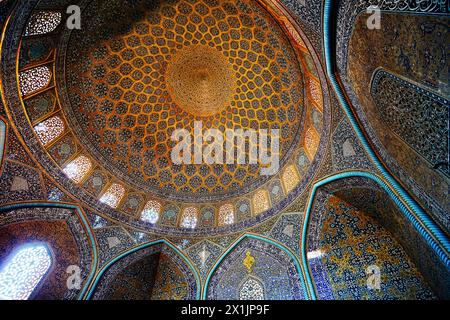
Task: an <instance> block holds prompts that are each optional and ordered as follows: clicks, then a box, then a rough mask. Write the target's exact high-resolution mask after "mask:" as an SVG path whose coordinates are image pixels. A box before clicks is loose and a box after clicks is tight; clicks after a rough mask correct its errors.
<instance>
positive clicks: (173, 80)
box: [166, 45, 236, 116]
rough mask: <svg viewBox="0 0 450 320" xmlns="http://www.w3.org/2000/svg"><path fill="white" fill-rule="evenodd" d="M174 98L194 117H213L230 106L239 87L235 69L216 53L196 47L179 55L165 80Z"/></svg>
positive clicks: (170, 65) (170, 63)
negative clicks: (237, 86)
mask: <svg viewBox="0 0 450 320" xmlns="http://www.w3.org/2000/svg"><path fill="white" fill-rule="evenodd" d="M166 79H167V80H166V81H167V85H168V88H169V92H170V93H171V97H172V99H173V100H175V102H176V103H177V104H178V106H179V107H181V108H182V109H183V110H185V111H187V112H189V113H191V114H193V115H194V116H212V115H214V114H217V113H219V112H220V111H222V110H223V109H224V108H225V107H227V106H229V104H230V102H231V99H232V98H233V95H234V91H235V90H236V88H235V86H236V85H235V83H236V78H235V76H234V72H233V69H232V68H231V65H230V64H229V63H228V61H227V60H226V58H225V56H224V55H223V54H222V53H220V51H218V50H217V49H214V48H211V47H208V46H203V45H197V46H195V45H194V46H190V47H186V48H184V49H182V50H180V51H178V52H177V53H176V54H175V55H174V57H173V58H172V61H170V62H169V65H168V68H167V76H166Z"/></svg>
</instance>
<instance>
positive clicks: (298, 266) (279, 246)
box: [202, 233, 311, 300]
mask: <svg viewBox="0 0 450 320" xmlns="http://www.w3.org/2000/svg"><path fill="white" fill-rule="evenodd" d="M245 239H254V240H257V241H261V242H263V243H265V244H269V245H272V246H274V247H275V248H277V249H279V250H281V251H282V252H284V253H285V254H287V256H288V257H289V259H290V260H291V261H292V263H293V264H294V266H295V270H296V272H297V274H298V281H299V283H300V286H301V290H302V292H301V293H302V295H303V298H304V299H309V298H310V297H311V296H310V293H309V292H308V290H307V287H306V285H305V276H304V272H303V269H302V266H301V264H300V261H299V260H298V258H297V257H296V256H295V254H294V253H293V252H292V251H291V250H289V249H288V248H287V247H285V246H284V245H282V244H280V243H278V242H276V241H274V240H272V239H269V238H266V237H262V236H259V235H256V234H252V233H246V234H244V235H243V236H242V237H240V238H239V239H238V240H236V241H235V242H234V243H233V244H232V245H230V247H229V248H228V249H227V250H226V251H225V252H224V253H223V254H222V255H221V256H220V257H219V258H218V259H217V261H216V263H215V264H214V265H213V267H212V268H211V270H210V271H209V273H208V276H207V277H206V281H205V284H204V287H203V293H202V299H203V300H207V298H208V289H209V286H210V282H211V278H212V277H213V275H214V274H215V272H216V270H217V269H218V268H219V266H220V264H221V263H222V261H224V260H225V259H226V257H227V256H228V255H229V254H230V253H231V252H232V251H233V249H235V248H236V247H237V246H238V245H239V244H241V243H242V242H243V241H244V240H245ZM265 298H266V299H267V296H266V297H265Z"/></svg>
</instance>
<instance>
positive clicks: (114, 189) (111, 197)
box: [100, 183, 125, 208]
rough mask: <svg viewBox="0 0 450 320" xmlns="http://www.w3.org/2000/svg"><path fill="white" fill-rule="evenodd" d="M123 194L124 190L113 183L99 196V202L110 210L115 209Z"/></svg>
mask: <svg viewBox="0 0 450 320" xmlns="http://www.w3.org/2000/svg"><path fill="white" fill-rule="evenodd" d="M124 194H125V189H124V187H123V186H121V185H120V184H118V183H113V184H112V185H111V186H110V187H109V188H108V190H106V192H105V193H104V194H103V195H102V196H101V198H100V202H101V203H104V204H107V205H108V206H110V207H111V208H117V206H118V205H119V202H120V200H121V199H122V198H123V196H124Z"/></svg>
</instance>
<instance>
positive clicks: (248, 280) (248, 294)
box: [239, 275, 266, 300]
mask: <svg viewBox="0 0 450 320" xmlns="http://www.w3.org/2000/svg"><path fill="white" fill-rule="evenodd" d="M265 297H266V289H265V288H264V282H263V281H261V280H260V279H259V278H257V277H255V276H253V275H247V277H245V278H244V280H243V281H242V282H241V284H240V285H239V300H265Z"/></svg>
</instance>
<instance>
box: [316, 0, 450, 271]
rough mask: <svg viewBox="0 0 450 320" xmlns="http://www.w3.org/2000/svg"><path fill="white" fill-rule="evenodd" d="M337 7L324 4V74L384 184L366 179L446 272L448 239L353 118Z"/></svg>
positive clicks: (449, 249)
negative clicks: (339, 49) (339, 54)
mask: <svg viewBox="0 0 450 320" xmlns="http://www.w3.org/2000/svg"><path fill="white" fill-rule="evenodd" d="M337 5H338V4H337V3H336V2H335V1H332V0H325V2H324V13H323V14H324V19H323V35H324V51H325V62H326V71H327V75H328V78H329V80H330V82H331V85H332V87H333V89H334V91H335V93H336V96H337V97H338V100H339V102H340V104H341V106H342V109H343V111H344V113H345V114H346V116H347V118H348V119H349V121H350V123H351V125H352V127H353V130H354V131H355V133H356V135H357V137H358V138H359V140H360V142H361V144H362V146H363V147H364V150H365V151H366V153H367V155H368V156H369V158H370V160H371V161H372V162H373V163H374V165H375V167H376V168H377V169H378V171H379V172H380V175H381V177H382V178H383V180H381V179H380V178H378V177H376V176H374V175H370V176H369V178H370V179H372V180H374V181H375V180H377V181H376V182H377V183H378V184H380V185H382V184H383V185H386V187H383V188H384V189H385V190H386V192H388V194H389V195H390V196H391V198H392V199H393V200H394V202H395V203H396V204H397V205H398V206H399V208H400V209H401V211H402V212H403V213H404V214H405V215H406V216H407V217H408V219H409V220H410V221H411V222H412V223H413V225H414V227H415V228H416V229H417V230H418V231H419V233H420V234H421V235H422V236H423V237H424V238H425V239H426V241H427V243H428V244H429V245H430V247H431V248H432V250H434V251H435V252H436V253H437V254H438V256H439V258H440V259H441V260H442V262H443V263H444V264H445V265H446V266H447V267H448V268H450V239H449V237H448V236H447V235H446V234H445V232H444V231H443V230H442V229H441V228H440V227H439V226H438V225H437V224H436V223H435V222H434V221H433V219H432V218H431V217H430V216H429V214H428V213H426V212H425V211H424V209H423V208H422V207H421V206H420V205H419V204H418V203H417V202H416V201H415V200H414V199H413V198H412V197H411V195H410V194H409V193H408V192H407V191H406V190H405V189H404V188H403V187H402V185H401V184H400V183H399V182H398V180H397V179H396V178H395V177H394V176H393V175H392V174H391V173H390V171H389V170H388V169H387V168H386V166H385V165H384V164H383V162H382V161H381V159H380V158H379V156H378V155H377V154H376V152H375V151H374V149H373V148H372V146H371V144H370V142H369V141H368V139H367V138H366V135H365V133H364V132H363V130H362V129H361V127H360V125H359V122H358V119H357V118H356V115H355V114H354V113H353V108H352V105H351V102H350V100H349V98H348V95H347V94H346V92H345V89H344V87H343V84H342V81H341V79H340V75H339V73H338V70H337V68H336V56H335V52H334V51H333V49H334V46H333V44H334V42H333V37H334V32H335V28H334V25H333V23H334V20H335V18H336V17H335V15H336V13H337V11H336V8H337V7H336V6H337ZM378 181H380V182H378ZM383 185H382V186H383ZM313 190H315V189H313ZM387 190H389V191H387ZM310 200H311V199H310Z"/></svg>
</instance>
